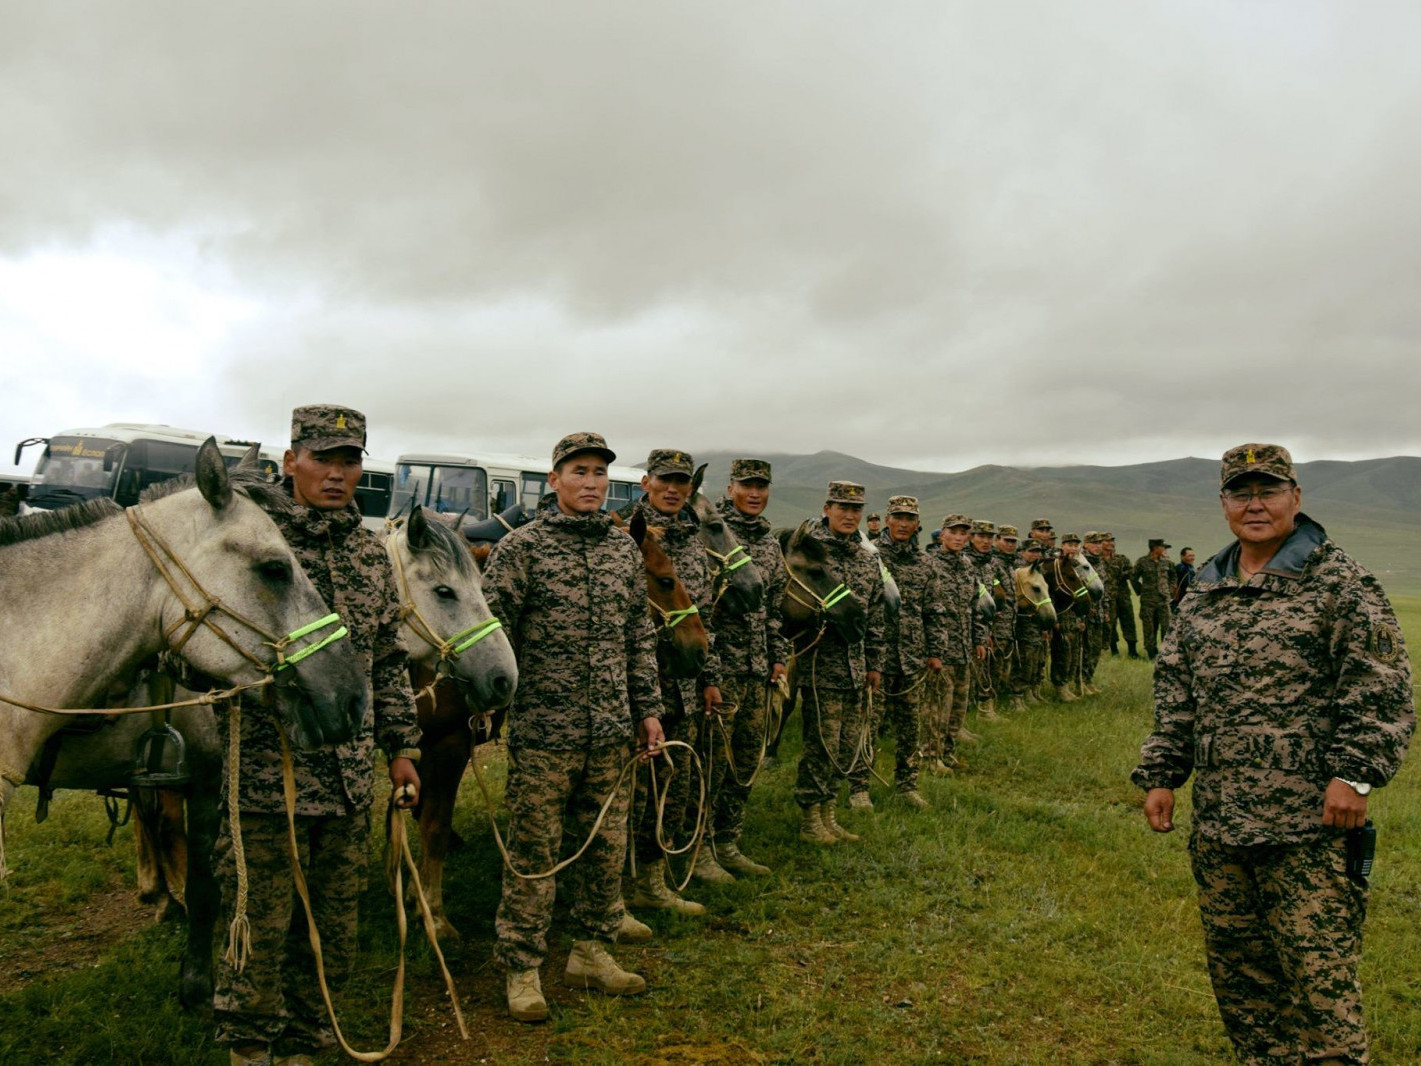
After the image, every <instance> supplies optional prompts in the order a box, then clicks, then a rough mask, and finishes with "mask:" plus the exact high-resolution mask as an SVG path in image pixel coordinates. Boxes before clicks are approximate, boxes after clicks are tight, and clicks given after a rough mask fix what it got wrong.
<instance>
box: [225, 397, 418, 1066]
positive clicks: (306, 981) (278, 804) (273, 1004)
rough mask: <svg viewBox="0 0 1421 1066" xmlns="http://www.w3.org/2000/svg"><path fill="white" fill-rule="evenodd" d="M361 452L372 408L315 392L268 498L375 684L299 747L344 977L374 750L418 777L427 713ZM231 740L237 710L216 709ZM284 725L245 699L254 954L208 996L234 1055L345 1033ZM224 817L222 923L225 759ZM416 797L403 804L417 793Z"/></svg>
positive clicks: (228, 857)
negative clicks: (366, 517)
mask: <svg viewBox="0 0 1421 1066" xmlns="http://www.w3.org/2000/svg"><path fill="white" fill-rule="evenodd" d="M364 452H365V416H364V415H363V414H361V413H360V412H359V411H355V410H352V409H351V408H349V407H339V406H337V405H335V404H312V405H309V406H306V407H298V408H296V410H295V411H293V412H292V414H291V447H290V449H289V450H288V451H287V452H286V455H285V457H284V458H283V460H282V466H283V470H284V473H285V481H284V482H283V484H284V486H285V489H286V491H287V492H288V493H289V494H290V496H291V501H292V505H291V507H290V509H289V510H288V509H282V508H274V507H272V508H268V513H269V514H270V515H271V518H272V520H273V521H274V522H275V523H276V524H277V527H278V528H279V529H280V530H281V532H282V534H283V535H284V536H285V537H286V540H287V543H288V544H290V545H291V550H292V551H293V552H294V553H295V555H296V558H297V559H299V560H300V562H301V568H302V569H303V570H304V571H305V572H306V576H307V577H309V578H310V579H311V581H312V583H313V584H314V585H315V586H316V589H317V590H318V591H319V592H320V594H321V598H322V599H324V600H325V601H326V604H327V605H328V606H329V607H330V608H331V610H333V611H335V612H336V613H338V614H339V615H340V619H341V623H342V624H343V625H344V626H345V627H346V628H347V629H348V630H349V633H350V642H351V644H352V645H353V646H354V648H355V650H356V652H357V653H358V654H359V656H360V661H361V663H362V665H363V667H364V670H365V673H366V676H367V677H368V678H369V680H370V684H371V691H372V694H373V704H374V716H373V718H372V717H367V718H366V720H365V721H364V722H363V723H362V725H361V729H360V732H359V733H358V735H357V736H356V737H355V739H354V740H352V741H350V743H348V744H343V745H340V746H339V747H335V748H322V749H319V750H317V751H293V752H292V753H291V761H292V764H293V769H294V771H295V777H296V806H295V809H296V838H297V842H298V845H299V848H300V852H301V862H302V867H303V869H304V871H305V874H306V883H307V888H308V891H309V893H310V897H311V909H312V912H313V913H314V914H315V917H316V928H317V929H318V930H319V932H320V934H321V948H322V954H323V955H324V957H325V969H326V973H327V974H330V975H333V976H335V977H336V978H338V979H339V978H343V977H344V976H345V975H346V974H347V973H348V972H349V970H350V966H351V963H352V961H353V959H354V956H355V946H356V938H355V933H356V919H357V912H358V907H359V902H360V892H361V889H362V888H363V881H364V873H365V867H366V862H367V859H368V856H369V851H370V806H371V804H372V803H373V802H374V790H375V765H374V750H375V742H376V739H377V738H378V740H379V742H380V746H381V747H382V748H384V750H385V753H386V755H387V757H388V759H389V776H390V784H391V786H392V787H394V788H400V787H401V786H404V785H409V786H411V787H412V788H414V789H415V790H416V792H417V791H418V789H419V774H418V773H417V772H416V771H415V765H414V764H415V761H416V760H418V759H419V737H420V733H419V725H418V721H417V719H416V716H415V707H414V696H413V694H412V693H411V692H410V686H409V677H408V675H407V673H406V671H405V648H404V646H403V645H402V644H401V643H400V639H399V626H400V614H399V611H400V598H399V594H398V592H397V591H396V588H395V578H394V573H393V571H392V570H391V569H390V560H389V558H388V557H387V556H386V554H385V547H384V545H383V544H381V543H380V541H379V539H378V538H377V537H376V536H375V535H374V534H372V533H370V532H369V531H368V530H366V529H365V528H364V527H363V526H362V525H361V524H360V510H359V508H357V507H356V506H355V504H354V502H353V501H354V499H355V489H356V486H357V485H358V484H359V483H360V475H361V471H362V468H363V466H362V464H363V459H362V456H363V455H364ZM218 728H219V730H220V731H221V734H222V743H223V746H224V748H225V746H226V744H227V742H228V736H227V731H228V719H227V717H226V716H225V715H219V716H218ZM280 729H281V726H280V725H279V724H278V722H277V721H276V719H275V718H273V717H272V716H271V713H270V711H269V710H268V709H267V708H266V707H265V706H263V702H262V700H261V698H260V697H259V696H256V695H253V694H250V693H249V694H247V695H245V696H243V697H242V716H241V738H240V739H241V766H240V769H239V777H240V781H239V785H238V787H239V789H240V796H239V804H240V807H241V830H242V844H243V851H244V854H245V859H246V868H247V878H246V880H247V914H248V916H249V919H250V922H251V953H250V957H249V958H248V959H247V962H246V965H245V967H244V968H243V969H242V970H241V972H237V970H235V969H234V968H233V967H232V966H231V965H229V964H228V963H227V962H226V960H225V959H224V960H219V962H218V965H217V973H216V988H215V991H214V993H213V997H212V1006H213V1015H214V1020H215V1022H216V1038H217V1042H218V1043H219V1044H228V1045H230V1047H231V1061H232V1062H233V1063H250V1064H266V1063H270V1062H271V1061H272V1056H273V1055H275V1056H276V1058H277V1061H309V1060H308V1059H305V1057H306V1056H308V1055H310V1054H311V1053H312V1052H315V1051H318V1050H320V1049H322V1048H327V1047H333V1046H334V1045H335V1042H336V1040H335V1032H334V1030H333V1029H332V1028H331V1024H330V1020H329V1018H328V1017H327V1015H326V1009H325V1005H324V1003H323V1002H322V1000H321V994H320V989H319V983H318V980H317V976H316V962H315V958H314V956H313V955H312V954H311V947H310V943H309V942H308V940H307V932H306V915H305V912H304V911H303V910H302V908H301V905H300V903H299V902H298V901H297V897H296V890H295V884H294V881H293V879H292V873H291V862H290V854H289V851H288V844H287V825H286V804H285V799H284V793H283V787H282V756H281V739H280ZM222 770H223V782H222V805H223V807H222V828H221V830H220V832H219V835H218V839H217V875H218V878H219V880H220V882H221V886H222V909H223V914H224V921H226V922H228V923H230V922H231V920H232V916H233V912H234V908H235V905H236V899H237V891H238V883H237V875H238V871H237V864H236V859H235V856H234V853H233V845H232V837H231V825H230V812H229V811H228V810H227V796H228V792H227V784H228V783H227V780H226V776H227V764H226V761H225V760H224V761H223V766H222ZM414 802H415V800H414V799H413V798H406V799H403V800H401V801H400V806H402V807H409V806H413V805H414Z"/></svg>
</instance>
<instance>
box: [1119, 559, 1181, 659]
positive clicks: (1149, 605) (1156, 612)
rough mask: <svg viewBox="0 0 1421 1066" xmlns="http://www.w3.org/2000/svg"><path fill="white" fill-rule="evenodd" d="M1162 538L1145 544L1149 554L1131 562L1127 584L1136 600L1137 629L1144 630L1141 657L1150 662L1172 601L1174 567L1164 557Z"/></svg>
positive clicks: (1157, 646)
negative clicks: (1138, 623) (1138, 614)
mask: <svg viewBox="0 0 1421 1066" xmlns="http://www.w3.org/2000/svg"><path fill="white" fill-rule="evenodd" d="M1168 548H1169V545H1168V544H1166V543H1165V542H1164V540H1163V539H1162V538H1158V537H1156V538H1154V539H1152V540H1151V541H1150V543H1149V549H1150V550H1149V551H1148V552H1147V553H1146V554H1144V555H1142V556H1140V558H1139V559H1138V560H1136V562H1135V569H1134V571H1132V572H1131V574H1130V583H1131V584H1132V585H1134V586H1135V592H1136V593H1138V594H1139V597H1140V628H1141V629H1143V630H1144V631H1145V654H1146V655H1147V656H1148V657H1149V658H1151V659H1153V658H1154V657H1155V655H1156V654H1158V652H1159V641H1160V640H1161V639H1163V637H1164V635H1165V633H1167V632H1168V631H1169V603H1170V600H1171V599H1173V598H1174V564H1173V563H1171V562H1170V561H1169V558H1168V557H1167V556H1166V555H1165V551H1166V549H1168Z"/></svg>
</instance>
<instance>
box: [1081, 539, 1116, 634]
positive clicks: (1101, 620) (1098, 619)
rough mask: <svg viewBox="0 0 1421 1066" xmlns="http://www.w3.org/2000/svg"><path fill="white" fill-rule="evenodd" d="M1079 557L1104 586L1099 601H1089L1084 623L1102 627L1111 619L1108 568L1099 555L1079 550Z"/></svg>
mask: <svg viewBox="0 0 1421 1066" xmlns="http://www.w3.org/2000/svg"><path fill="white" fill-rule="evenodd" d="M1081 556H1082V558H1084V559H1085V561H1086V562H1087V563H1089V564H1090V567H1091V569H1092V570H1094V571H1095V575H1096V577H1098V578H1100V583H1101V584H1102V585H1104V586H1105V592H1104V593H1103V594H1102V595H1101V597H1100V599H1098V600H1096V599H1092V600H1091V601H1090V610H1089V611H1087V612H1086V621H1087V622H1088V623H1090V624H1091V625H1095V626H1098V625H1104V624H1105V623H1106V622H1108V621H1109V620H1110V619H1111V618H1112V617H1113V616H1112V615H1111V613H1110V578H1109V577H1108V576H1107V575H1108V571H1109V569H1110V568H1109V567H1107V566H1106V565H1105V560H1104V559H1102V558H1101V557H1100V556H1099V555H1092V554H1090V552H1088V551H1086V550H1085V549H1084V548H1082V549H1081Z"/></svg>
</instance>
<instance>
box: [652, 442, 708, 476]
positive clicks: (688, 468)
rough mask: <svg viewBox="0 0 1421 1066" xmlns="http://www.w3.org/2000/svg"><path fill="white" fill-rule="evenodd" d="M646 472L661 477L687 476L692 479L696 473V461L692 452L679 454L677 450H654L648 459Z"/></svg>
mask: <svg viewBox="0 0 1421 1066" xmlns="http://www.w3.org/2000/svg"><path fill="white" fill-rule="evenodd" d="M646 472H647V473H648V474H652V475H654V476H657V477H660V476H662V475H665V474H685V475H686V476H687V477H690V476H691V475H692V474H694V473H695V472H696V461H695V460H694V459H692V458H691V453H690V452H678V451H677V450H676V449H675V448H653V449H651V454H650V455H648V456H647V457H646Z"/></svg>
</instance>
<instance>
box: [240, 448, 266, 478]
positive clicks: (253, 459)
mask: <svg viewBox="0 0 1421 1066" xmlns="http://www.w3.org/2000/svg"><path fill="white" fill-rule="evenodd" d="M261 454H262V446H261V445H260V444H253V445H252V446H251V447H250V448H248V449H247V452H246V454H245V455H243V456H242V459H241V461H240V462H239V463H237V469H238V470H243V471H252V472H255V471H258V470H260V469H261Z"/></svg>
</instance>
